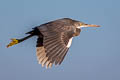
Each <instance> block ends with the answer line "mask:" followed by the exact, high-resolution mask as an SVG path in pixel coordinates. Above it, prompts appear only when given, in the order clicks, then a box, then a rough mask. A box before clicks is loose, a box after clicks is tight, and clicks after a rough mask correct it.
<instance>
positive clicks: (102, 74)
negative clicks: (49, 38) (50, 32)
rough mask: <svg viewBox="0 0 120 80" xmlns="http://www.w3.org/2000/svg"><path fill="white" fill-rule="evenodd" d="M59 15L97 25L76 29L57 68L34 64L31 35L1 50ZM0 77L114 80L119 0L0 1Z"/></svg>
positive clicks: (118, 74)
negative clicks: (14, 39) (75, 33)
mask: <svg viewBox="0 0 120 80" xmlns="http://www.w3.org/2000/svg"><path fill="white" fill-rule="evenodd" d="M63 17H68V18H72V19H76V20H80V21H82V22H85V23H89V24H90V23H91V24H98V25H101V27H100V28H84V29H82V32H81V35H80V36H79V37H76V38H74V40H73V43H72V46H71V48H70V50H69V52H68V54H67V56H66V57H65V59H64V61H63V63H62V64H61V65H60V66H56V67H55V66H53V67H52V68H51V69H45V68H42V67H41V65H39V64H38V63H37V58H36V48H35V46H36V39H37V37H33V38H31V39H29V40H26V41H24V42H23V43H21V44H18V45H15V46H13V47H10V48H6V45H7V44H8V43H9V42H10V39H11V38H22V37H25V36H26V35H25V34H24V33H26V32H28V31H30V30H32V28H33V27H35V26H38V25H40V24H42V23H45V22H48V21H51V20H55V19H59V18H63ZM0 80H120V0H0Z"/></svg>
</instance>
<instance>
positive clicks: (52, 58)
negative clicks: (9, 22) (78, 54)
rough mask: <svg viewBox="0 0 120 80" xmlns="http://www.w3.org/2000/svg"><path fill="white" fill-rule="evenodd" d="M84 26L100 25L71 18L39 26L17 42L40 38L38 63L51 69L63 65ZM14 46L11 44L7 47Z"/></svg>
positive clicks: (38, 41)
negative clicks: (35, 37)
mask: <svg viewBox="0 0 120 80" xmlns="http://www.w3.org/2000/svg"><path fill="white" fill-rule="evenodd" d="M83 26H91V27H99V26H98V25H88V24H84V23H83V22H80V21H76V20H73V19H70V18H63V19H58V20H55V21H51V22H48V23H45V24H42V25H40V26H37V27H35V28H33V30H32V31H30V32H27V34H30V35H29V36H27V37H25V38H22V39H17V40H16V41H18V42H22V41H24V40H26V39H28V38H30V37H32V36H38V39H37V45H36V47H37V51H36V53H37V59H38V62H39V63H40V64H42V66H44V65H46V67H51V66H52V65H53V64H55V65H57V64H61V62H62V61H63V59H64V57H65V55H66V53H67V51H68V49H69V47H70V45H71V43H72V39H73V37H75V36H78V35H79V34H80V32H81V29H80V28H81V27H83ZM14 41H15V40H13V42H14ZM15 44H17V42H16V43H15ZM12 45H13V44H12V43H11V44H9V45H8V46H7V47H9V46H12Z"/></svg>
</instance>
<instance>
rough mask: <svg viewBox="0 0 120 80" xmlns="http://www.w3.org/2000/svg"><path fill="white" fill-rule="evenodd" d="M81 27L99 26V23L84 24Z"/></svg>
mask: <svg viewBox="0 0 120 80" xmlns="http://www.w3.org/2000/svg"><path fill="white" fill-rule="evenodd" d="M82 27H100V25H95V24H84V25H82Z"/></svg>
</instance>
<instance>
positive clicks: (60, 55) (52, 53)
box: [37, 33, 72, 67]
mask: <svg viewBox="0 0 120 80" xmlns="http://www.w3.org/2000/svg"><path fill="white" fill-rule="evenodd" d="M42 40H43V44H41V43H42ZM71 42H72V38H71V37H68V36H67V34H65V33H61V34H49V35H48V36H44V37H43V39H41V38H38V41H37V59H38V61H39V63H40V64H42V66H44V65H46V67H51V66H52V64H54V63H55V65H57V64H61V62H62V61H63V59H64V57H65V55H66V53H67V51H68V49H69V47H70V45H71Z"/></svg>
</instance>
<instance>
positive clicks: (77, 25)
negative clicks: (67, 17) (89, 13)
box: [76, 22, 100, 28]
mask: <svg viewBox="0 0 120 80" xmlns="http://www.w3.org/2000/svg"><path fill="white" fill-rule="evenodd" d="M76 27H77V28H82V27H100V26H99V25H95V24H86V23H83V22H77V23H76Z"/></svg>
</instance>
